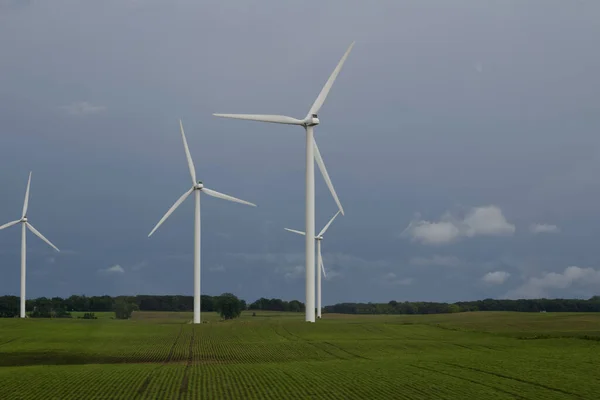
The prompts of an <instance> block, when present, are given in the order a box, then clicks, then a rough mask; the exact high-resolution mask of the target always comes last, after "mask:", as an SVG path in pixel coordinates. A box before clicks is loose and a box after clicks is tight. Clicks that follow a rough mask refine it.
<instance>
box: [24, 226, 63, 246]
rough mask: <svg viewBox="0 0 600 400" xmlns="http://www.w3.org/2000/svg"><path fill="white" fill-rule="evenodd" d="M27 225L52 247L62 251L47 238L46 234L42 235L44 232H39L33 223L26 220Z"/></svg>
mask: <svg viewBox="0 0 600 400" xmlns="http://www.w3.org/2000/svg"><path fill="white" fill-rule="evenodd" d="M25 225H27V227H28V228H29V230H30V231H31V232H33V234H34V235H35V236H37V237H39V238H40V239H42V240H43V241H44V242H46V243H47V244H48V246H50V247H52V248H53V249H54V250H56V251H60V250H59V249H58V247H56V246H55V245H53V244H52V243H51V242H50V241H49V240H48V239H46V238H45V237H44V235H42V234H41V233H40V232H39V231H38V230H37V229H35V228H34V227H33V225H31V224H30V223H29V222H26V223H25Z"/></svg>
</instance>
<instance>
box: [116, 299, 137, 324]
mask: <svg viewBox="0 0 600 400" xmlns="http://www.w3.org/2000/svg"><path fill="white" fill-rule="evenodd" d="M137 310H139V307H138V306H137V304H135V303H133V302H131V301H129V300H128V299H126V298H123V297H119V298H117V299H116V300H115V304H114V311H115V317H116V318H117V319H129V318H131V314H133V312H134V311H137Z"/></svg>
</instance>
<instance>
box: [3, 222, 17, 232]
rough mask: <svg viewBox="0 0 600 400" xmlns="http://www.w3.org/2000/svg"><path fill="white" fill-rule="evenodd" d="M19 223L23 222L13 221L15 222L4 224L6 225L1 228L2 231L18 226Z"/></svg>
mask: <svg viewBox="0 0 600 400" xmlns="http://www.w3.org/2000/svg"><path fill="white" fill-rule="evenodd" d="M19 222H21V220H18V221H13V222H9V223H7V224H4V225H2V226H0V231H1V230H2V229H6V228H10V227H11V226H13V225H16V224H18V223H19Z"/></svg>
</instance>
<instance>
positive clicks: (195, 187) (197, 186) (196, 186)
mask: <svg viewBox="0 0 600 400" xmlns="http://www.w3.org/2000/svg"><path fill="white" fill-rule="evenodd" d="M179 127H180V128H181V137H182V138H183V147H184V148H185V156H186V157H187V162H188V167H189V169H190V175H191V176H192V187H191V189H189V190H188V191H187V192H185V193H184V194H183V195H182V196H181V197H180V198H179V200H177V201H176V202H175V204H173V206H172V207H171V208H170V209H169V211H167V213H166V214H165V215H164V216H163V217H162V218H161V219H160V221H158V224H156V226H155V227H154V229H152V231H151V232H150V234H148V237H150V236H152V234H153V233H154V232H155V231H156V230H157V229H158V227H159V226H161V225H162V223H163V222H165V220H166V219H167V218H169V216H170V215H171V214H172V213H173V211H175V210H176V209H177V207H179V206H180V205H181V203H183V202H184V201H185V199H187V198H188V196H189V195H190V194H192V192H195V199H194V200H195V204H196V209H195V218H194V324H199V323H200V192H202V193H205V194H207V195H209V196H213V197H217V198H219V199H223V200H229V201H233V202H236V203H241V204H247V205H249V206H253V207H256V204H252V203H250V202H247V201H244V200H240V199H238V198H235V197H232V196H229V195H226V194H223V193H219V192H216V191H214V190H211V189H208V188H205V187H204V185H203V184H202V181H196V169H195V168H194V162H193V161H192V156H191V155H190V149H189V147H188V144H187V140H186V139H185V133H184V132H183V124H182V123H181V120H179Z"/></svg>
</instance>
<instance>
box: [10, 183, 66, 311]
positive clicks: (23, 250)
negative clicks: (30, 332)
mask: <svg viewBox="0 0 600 400" xmlns="http://www.w3.org/2000/svg"><path fill="white" fill-rule="evenodd" d="M30 186H31V172H30V173H29V179H28V180H27V190H26V191H25V202H24V203H23V214H22V216H21V219H18V220H16V221H12V222H9V223H7V224H4V225H2V226H0V231H1V230H2V229H5V228H8V227H11V226H13V225H17V224H18V223H21V224H22V225H21V311H20V314H19V316H20V317H21V318H25V281H26V276H27V269H26V260H27V242H26V237H27V229H26V228H28V229H29V230H30V231H31V232H33V234H34V235H36V236H37V237H39V238H40V239H42V240H43V241H44V242H46V243H47V244H48V245H49V246H50V247H52V248H53V249H54V250H56V251H60V250H58V247H56V246H55V245H53V244H52V243H50V241H49V240H48V239H46V238H45V237H44V235H42V234H41V233H40V232H39V231H38V230H37V229H35V228H34V227H33V225H31V224H30V223H29V220H28V219H27V208H28V206H29V187H30Z"/></svg>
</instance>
